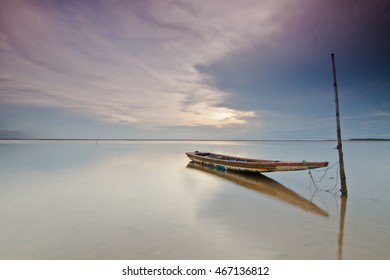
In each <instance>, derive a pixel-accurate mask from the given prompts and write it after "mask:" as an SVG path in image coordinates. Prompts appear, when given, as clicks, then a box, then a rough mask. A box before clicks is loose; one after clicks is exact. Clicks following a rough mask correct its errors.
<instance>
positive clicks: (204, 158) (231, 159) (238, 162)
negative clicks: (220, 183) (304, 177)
mask: <svg viewBox="0 0 390 280" xmlns="http://www.w3.org/2000/svg"><path fill="white" fill-rule="evenodd" d="M186 155H187V156H188V157H189V159H191V160H192V161H195V162H199V163H202V164H206V165H210V166H215V167H216V168H219V169H228V170H237V171H245V172H247V171H250V172H260V173H261V172H274V171H296V170H307V169H314V168H320V167H326V166H328V162H326V161H320V162H308V161H280V160H262V159H251V158H242V157H236V156H228V155H222V154H215V153H210V152H198V151H195V152H188V153H186Z"/></svg>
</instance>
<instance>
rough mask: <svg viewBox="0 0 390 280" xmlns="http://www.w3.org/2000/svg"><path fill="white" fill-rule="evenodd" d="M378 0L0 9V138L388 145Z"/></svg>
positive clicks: (389, 102) (389, 21)
mask: <svg viewBox="0 0 390 280" xmlns="http://www.w3.org/2000/svg"><path fill="white" fill-rule="evenodd" d="M389 30H390V1H388V0H370V1H366V0H328V1H323V0H294V1H288V0H234V1H233V0H204V1H203V0H199V1H191V0H160V1H157V0H155V1H147V0H145V1H141V0H134V1H132V0H128V1H125V0H123V1H121V0H110V1H104V0H101V1H100V0H83V1H81V0H67V1H65V0H0V138H18V139H21V138H121V139H122V138H135V139H234V140H236V139H239V140H245V139H250V140H255V139H262V140H271V139H286V140H287V139H336V120H335V105H334V92H333V80H332V64H331V53H335V59H336V69H337V82H338V91H339V102H340V116H341V131H342V135H343V138H344V139H349V138H390V32H389Z"/></svg>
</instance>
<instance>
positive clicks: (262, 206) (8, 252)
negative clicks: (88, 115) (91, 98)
mask: <svg viewBox="0 0 390 280" xmlns="http://www.w3.org/2000/svg"><path fill="white" fill-rule="evenodd" d="M335 146H336V142H333V141H324V142H318V141H317V142H308V141H305V142H272V141H270V142H255V141H253V142H244V141H239V142H234V141H231V142H229V141H222V142H216V141H214V142H206V141H99V142H96V141H71V142H69V141H68V142H67V141H52V142H50V141H35V142H34V141H19V142H18V141H2V142H0V259H75V260H79V259H104V260H106V259H389V258H390V186H389V182H390V172H389V166H390V142H345V143H344V156H345V158H344V161H345V167H346V176H347V183H348V191H349V195H348V199H347V200H341V199H340V197H339V195H338V192H337V190H338V189H339V180H338V166H337V164H335V163H336V162H337V150H335V149H334V147H335ZM194 150H202V151H213V152H217V153H224V154H233V155H237V156H243V157H254V158H264V159H279V160H299V161H301V160H306V161H310V160H312V161H329V163H330V166H331V168H329V170H327V172H325V171H326V170H325V169H320V170H319V171H317V170H316V171H314V170H313V171H312V172H311V174H310V173H308V171H295V172H281V173H266V174H265V176H261V175H260V176H244V175H238V174H234V173H229V172H228V173H224V172H220V171H216V170H213V169H210V168H205V167H202V166H197V165H192V164H189V160H188V159H187V158H186V156H185V154H184V153H185V152H188V151H194ZM333 164H335V165H333ZM332 166H333V167H332Z"/></svg>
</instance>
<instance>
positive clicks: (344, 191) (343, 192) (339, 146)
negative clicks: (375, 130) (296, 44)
mask: <svg viewBox="0 0 390 280" xmlns="http://www.w3.org/2000/svg"><path fill="white" fill-rule="evenodd" d="M331 57H332V70H333V87H334V97H335V103H336V123H337V149H338V151H339V164H340V181H341V189H340V190H341V195H342V196H347V194H348V191H347V180H346V177H345V172H344V158H343V144H342V140H341V128H340V113H339V94H338V91H337V79H336V64H335V59H334V53H332V54H331Z"/></svg>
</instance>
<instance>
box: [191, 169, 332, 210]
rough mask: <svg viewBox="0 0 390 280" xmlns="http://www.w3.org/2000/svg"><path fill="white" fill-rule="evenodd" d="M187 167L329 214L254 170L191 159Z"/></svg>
mask: <svg viewBox="0 0 390 280" xmlns="http://www.w3.org/2000/svg"><path fill="white" fill-rule="evenodd" d="M187 168H191V169H196V170H200V171H203V172H206V173H209V174H213V175H216V176H218V177H221V178H223V179H225V180H228V181H231V182H234V183H236V184H238V185H240V186H242V187H245V188H248V189H251V190H254V191H258V192H260V193H262V194H265V195H268V196H270V197H272V198H274V199H277V200H279V201H282V202H285V203H287V204H290V205H293V206H295V207H298V208H300V209H303V210H305V211H307V212H311V213H314V214H318V215H320V216H325V217H328V216H329V214H328V213H327V212H326V211H324V210H323V209H321V208H320V207H318V206H317V205H315V204H314V203H313V202H311V201H309V200H307V199H306V198H304V197H302V196H300V195H299V194H297V193H296V192H294V191H292V190H290V189H289V188H287V187H286V186H284V185H282V184H280V183H279V182H277V181H275V180H273V179H271V178H268V177H266V176H264V175H262V174H259V173H254V172H247V173H245V172H237V171H229V170H220V169H217V168H215V167H209V166H208V165H204V164H202V163H199V162H194V161H191V162H190V163H188V165H187Z"/></svg>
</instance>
